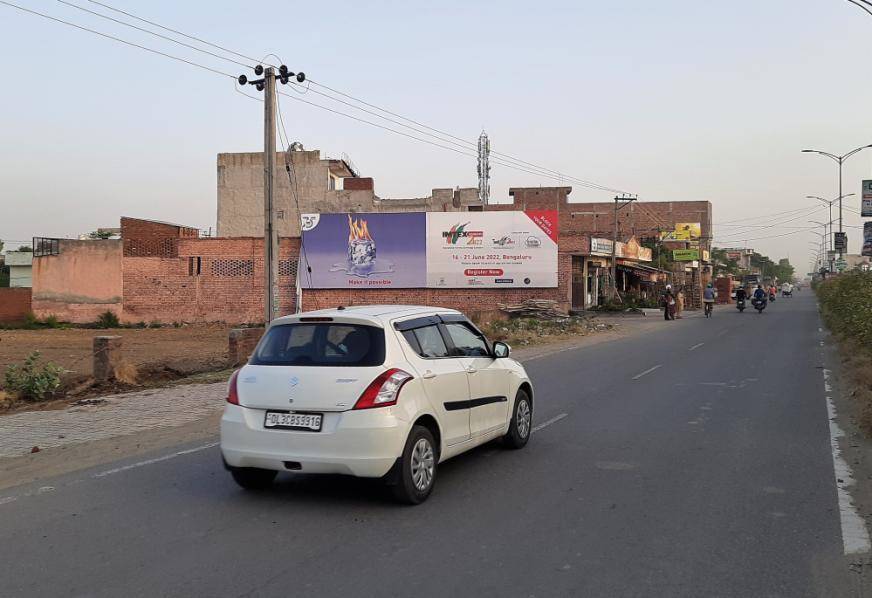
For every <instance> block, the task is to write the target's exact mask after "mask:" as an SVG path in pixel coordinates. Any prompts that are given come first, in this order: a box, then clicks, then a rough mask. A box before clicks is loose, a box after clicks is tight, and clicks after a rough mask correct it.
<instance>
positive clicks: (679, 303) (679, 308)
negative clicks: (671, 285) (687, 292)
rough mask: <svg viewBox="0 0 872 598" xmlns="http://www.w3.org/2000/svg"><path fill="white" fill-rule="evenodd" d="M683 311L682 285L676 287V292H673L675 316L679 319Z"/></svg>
mask: <svg viewBox="0 0 872 598" xmlns="http://www.w3.org/2000/svg"><path fill="white" fill-rule="evenodd" d="M683 311H684V287H683V286H681V287H678V292H677V293H676V294H675V317H676V318H677V319H679V320H680V319H681V312H683Z"/></svg>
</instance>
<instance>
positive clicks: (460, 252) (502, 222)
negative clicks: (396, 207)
mask: <svg viewBox="0 0 872 598" xmlns="http://www.w3.org/2000/svg"><path fill="white" fill-rule="evenodd" d="M426 272H427V286H429V287H434V288H470V287H484V288H488V287H489V288H499V287H530V288H533V287H556V286H557V211H552V210H528V211H526V212H430V213H428V214H427V270H426Z"/></svg>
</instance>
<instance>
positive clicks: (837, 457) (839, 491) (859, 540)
mask: <svg viewBox="0 0 872 598" xmlns="http://www.w3.org/2000/svg"><path fill="white" fill-rule="evenodd" d="M823 376H824V384H825V385H826V387H827V388H828V389H829V388H830V385H829V377H830V371H829V370H827V369H824V370H823ZM827 392H829V390H828V391H827ZM826 399H827V414H828V415H829V418H830V447H831V448H832V453H833V473H834V474H835V480H836V495H837V496H838V498H839V518H840V520H841V523H842V545H843V546H844V549H845V554H862V553H866V552H869V551H870V550H872V542H870V540H869V531H868V530H867V529H866V524H865V522H864V521H863V518H862V517H860V514H859V513H858V512H857V508H856V507H855V506H854V504H853V503H852V502H851V494H850V492H848V488H849V487H850V486H852V485H853V484H854V474H853V472H852V471H851V467H850V466H849V465H848V463H847V462H846V461H845V459H844V458H843V457H842V451H841V449H840V448H839V440H838V439H839V438H841V437H842V436H844V435H845V433H844V432H843V431H842V429H841V428H840V427H839V424H837V423H836V415H837V414H836V405H835V403H833V399H832V397H830V396H827V397H826Z"/></svg>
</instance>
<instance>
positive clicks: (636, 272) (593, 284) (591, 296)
mask: <svg viewBox="0 0 872 598" xmlns="http://www.w3.org/2000/svg"><path fill="white" fill-rule="evenodd" d="M612 250H613V242H612V240H611V239H604V238H598V237H591V239H590V255H588V256H584V258H583V269H582V274H583V276H582V279H583V281H584V286H583V289H580V290H581V293H582V296H583V302H584V309H594V308H597V307H600V306H602V305H604V304H605V303H606V301H607V297H606V293H607V291H608V288H609V277H610V276H611V268H610V266H611V259H612ZM614 254H615V258H616V265H615V279H616V281H615V282H616V287H617V289H618V293H619V295H620V297H621V301H622V302H628V301H627V300H625V297H626V298H627V299H629V302H630V303H632V304H636V303H640V302H641V301H642V300H644V302H648V301H649V300H653V301H655V302H656V289H655V286H656V284H657V282H658V281H660V279H661V278H663V280H665V273H664V272H661V271H659V270H657V269H656V268H653V267H651V266H647V265H645V264H643V263H641V262H650V261H651V257H652V256H651V250H650V249H649V248H647V247H642V246H641V245H640V244H639V242H638V241H637V240H636V239H635V237H631V238H630V239H628V240H627V241H626V242H624V241H618V243H617V246H616V247H614ZM574 280H575V277H574V275H573V281H574ZM631 297H632V299H630V298H631ZM573 304H574V305H575V304H576V299H575V285H574V284H573Z"/></svg>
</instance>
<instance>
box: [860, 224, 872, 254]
mask: <svg viewBox="0 0 872 598" xmlns="http://www.w3.org/2000/svg"><path fill="white" fill-rule="evenodd" d="M860 255H868V256H872V222H866V223H865V224H863V249H862V251H861V252H860Z"/></svg>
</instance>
